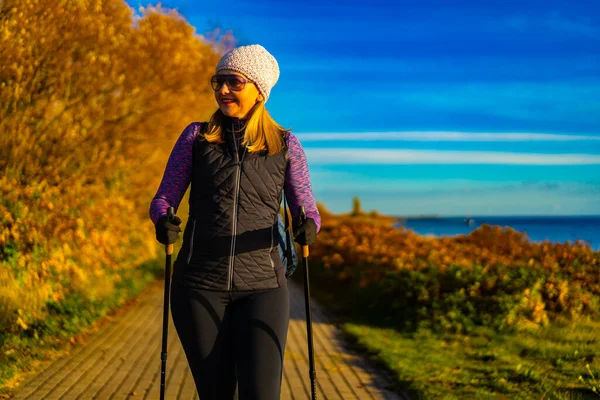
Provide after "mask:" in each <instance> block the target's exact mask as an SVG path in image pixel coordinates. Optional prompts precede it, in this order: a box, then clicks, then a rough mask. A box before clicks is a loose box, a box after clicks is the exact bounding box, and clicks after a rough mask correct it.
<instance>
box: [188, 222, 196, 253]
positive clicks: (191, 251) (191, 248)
mask: <svg viewBox="0 0 600 400" xmlns="http://www.w3.org/2000/svg"><path fill="white" fill-rule="evenodd" d="M195 232H196V220H195V219H194V225H193V226H192V238H191V239H190V252H189V254H188V258H187V263H188V264H189V263H190V260H191V259H192V253H193V252H194V233H195Z"/></svg>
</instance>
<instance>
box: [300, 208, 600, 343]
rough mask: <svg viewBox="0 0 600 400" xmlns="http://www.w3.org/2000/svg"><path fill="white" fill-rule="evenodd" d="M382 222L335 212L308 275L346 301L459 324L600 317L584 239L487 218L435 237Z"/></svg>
mask: <svg viewBox="0 0 600 400" xmlns="http://www.w3.org/2000/svg"><path fill="white" fill-rule="evenodd" d="M376 222H377V221H376V220H373V223H369V222H367V221H366V220H365V219H364V218H361V219H359V220H356V219H355V218H352V217H350V216H343V217H337V218H336V217H334V216H331V215H329V216H328V218H326V219H324V221H323V227H322V230H321V232H320V233H319V237H318V240H317V242H316V243H315V245H313V247H312V248H311V257H312V259H313V260H314V261H315V262H314V264H315V265H314V268H313V271H314V280H313V279H311V282H312V281H314V282H315V285H323V287H324V288H328V289H329V290H330V289H331V288H333V287H335V288H337V289H336V290H339V291H340V293H339V295H343V302H344V303H346V306H347V308H349V309H354V310H359V309H360V310H363V311H366V312H369V313H372V312H379V313H380V314H381V315H382V316H383V319H385V320H386V321H387V322H388V323H389V324H391V325H393V326H396V327H399V328H402V329H417V328H419V327H426V328H431V329H434V330H446V331H455V332H465V331H470V330H471V329H473V328H474V327H476V326H482V325H483V326H489V327H493V328H496V329H499V330H512V329H528V328H535V327H540V326H545V325H547V324H548V323H550V322H552V321H557V322H558V321H561V320H568V319H573V318H577V317H597V316H598V312H599V310H600V309H599V307H598V306H599V305H600V274H599V271H600V253H599V252H596V251H594V250H592V249H591V248H590V247H589V245H588V244H587V243H580V242H575V243H552V242H549V241H546V242H542V243H533V242H531V241H530V240H529V239H528V238H527V236H526V235H525V234H524V233H521V232H517V231H515V230H513V229H512V228H509V227H500V226H489V225H482V226H481V227H479V228H477V229H475V230H474V231H472V232H471V233H470V234H469V235H458V236H455V237H440V238H433V237H424V236H421V235H418V234H416V233H414V232H413V231H410V230H406V229H404V228H400V229H398V228H397V227H393V226H392V224H389V223H388V224H387V225H386V224H381V223H376ZM319 265H320V266H321V267H322V268H320V269H319V268H318V266H319Z"/></svg>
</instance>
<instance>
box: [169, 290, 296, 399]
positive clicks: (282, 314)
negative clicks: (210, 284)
mask: <svg viewBox="0 0 600 400" xmlns="http://www.w3.org/2000/svg"><path fill="white" fill-rule="evenodd" d="M171 313H172V315H173V323H174V324H175V329H176V330H177V334H178V335H179V339H180V340H181V344H182V346H183V349H184V351H185V355H186V357H187V360H188V363H189V366H190V370H191V372H192V375H193V376H194V381H195V382H196V389H197V390H198V395H199V396H200V400H228V399H233V398H234V393H235V389H236V383H237V385H238V396H239V400H254V399H260V400H276V399H279V395H280V390H281V379H282V374H283V353H284V351H285V342H286V337H287V330H288V323H289V317H290V300H289V293H288V287H287V284H286V285H283V286H282V287H280V288H277V289H267V290H257V291H249V292H221V291H212V290H204V289H197V288H191V287H187V286H183V285H180V284H178V283H176V282H175V281H173V283H172V286H171Z"/></svg>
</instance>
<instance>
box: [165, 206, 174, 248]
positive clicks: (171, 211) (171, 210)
mask: <svg viewBox="0 0 600 400" xmlns="http://www.w3.org/2000/svg"><path fill="white" fill-rule="evenodd" d="M174 216H175V208H173V207H169V208H167V221H169V222H170V221H172V220H173V217H174ZM165 251H166V253H167V255H171V254H173V243H170V244H166V245H165Z"/></svg>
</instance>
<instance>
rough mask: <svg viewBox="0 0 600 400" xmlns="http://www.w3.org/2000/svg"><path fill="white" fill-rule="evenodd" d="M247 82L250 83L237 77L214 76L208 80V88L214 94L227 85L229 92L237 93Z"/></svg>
mask: <svg viewBox="0 0 600 400" xmlns="http://www.w3.org/2000/svg"><path fill="white" fill-rule="evenodd" d="M248 82H250V81H248V80H246V79H244V78H242V77H241V76H238V75H215V76H213V77H212V78H211V79H210V86H211V87H212V88H213V90H214V91H215V92H216V91H219V90H221V88H222V87H223V84H224V83H227V87H228V88H229V90H232V91H234V92H239V91H240V90H243V89H244V87H246V83H248Z"/></svg>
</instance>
